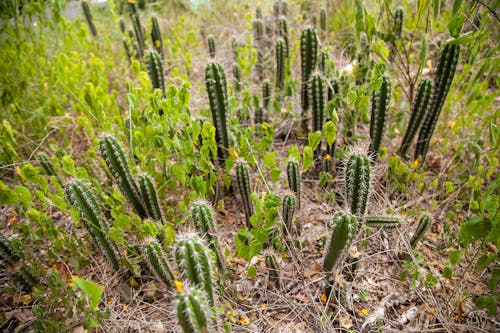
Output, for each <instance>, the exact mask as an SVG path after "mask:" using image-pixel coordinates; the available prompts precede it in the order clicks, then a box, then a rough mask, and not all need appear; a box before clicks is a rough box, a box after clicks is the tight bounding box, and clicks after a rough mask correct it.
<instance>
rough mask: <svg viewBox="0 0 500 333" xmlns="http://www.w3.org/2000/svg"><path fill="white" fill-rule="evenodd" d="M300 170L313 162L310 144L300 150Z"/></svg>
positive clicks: (308, 166)
mask: <svg viewBox="0 0 500 333" xmlns="http://www.w3.org/2000/svg"><path fill="white" fill-rule="evenodd" d="M302 160H303V164H302V171H303V172H305V171H307V170H308V169H309V168H310V167H311V165H312V164H313V150H312V148H311V147H310V146H305V147H304V151H303V152H302Z"/></svg>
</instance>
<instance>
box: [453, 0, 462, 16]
mask: <svg viewBox="0 0 500 333" xmlns="http://www.w3.org/2000/svg"><path fill="white" fill-rule="evenodd" d="M462 2H463V0H455V1H453V7H452V8H451V16H455V15H457V14H458V11H459V10H460V7H462Z"/></svg>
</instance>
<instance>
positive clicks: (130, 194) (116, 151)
mask: <svg viewBox="0 0 500 333" xmlns="http://www.w3.org/2000/svg"><path fill="white" fill-rule="evenodd" d="M99 145H100V149H101V154H102V156H103V158H104V160H105V161H106V164H107V165H108V168H109V170H110V171H111V174H112V175H113V178H114V180H115V181H116V182H117V183H118V186H119V187H120V191H121V192H122V193H123V194H124V195H125V197H126V198H127V199H128V200H129V201H130V203H131V204H132V207H133V208H134V210H135V212H136V213H137V214H138V215H139V216H140V217H141V218H145V217H147V216H148V215H147V213H146V209H145V208H144V203H143V202H142V198H141V193H140V191H139V186H138V185H137V183H136V181H135V179H134V177H132V174H131V173H130V168H129V166H128V163H127V158H126V157H125V152H124V151H123V148H122V147H121V146H120V144H119V143H118V140H116V138H115V137H114V136H113V135H111V134H104V135H103V136H102V137H101V141H100V144H99Z"/></svg>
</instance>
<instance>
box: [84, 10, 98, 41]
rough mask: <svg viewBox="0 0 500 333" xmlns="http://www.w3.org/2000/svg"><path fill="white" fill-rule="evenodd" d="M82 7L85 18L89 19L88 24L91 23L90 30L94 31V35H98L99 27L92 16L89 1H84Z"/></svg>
mask: <svg viewBox="0 0 500 333" xmlns="http://www.w3.org/2000/svg"><path fill="white" fill-rule="evenodd" d="M82 9H83V14H84V15H85V20H86V21H87V24H88V25H89V29H90V32H91V33H92V36H94V38H95V37H97V29H96V27H95V24H94V21H93V18H92V13H91V12H90V7H89V4H88V3H87V1H82Z"/></svg>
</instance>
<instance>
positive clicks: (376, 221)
mask: <svg viewBox="0 0 500 333" xmlns="http://www.w3.org/2000/svg"><path fill="white" fill-rule="evenodd" d="M363 221H364V222H365V224H366V225H367V226H369V227H384V228H395V227H399V226H400V225H401V219H400V218H399V217H396V216H365V217H364V218H363Z"/></svg>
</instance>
